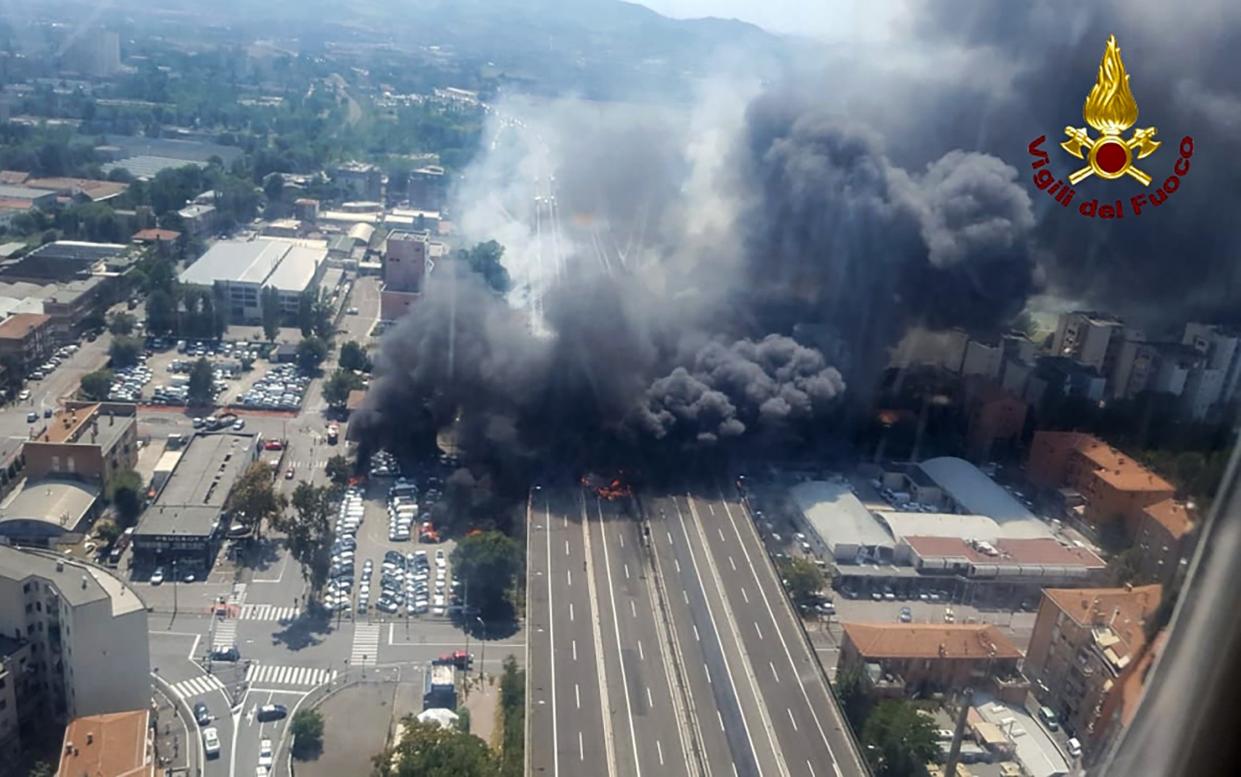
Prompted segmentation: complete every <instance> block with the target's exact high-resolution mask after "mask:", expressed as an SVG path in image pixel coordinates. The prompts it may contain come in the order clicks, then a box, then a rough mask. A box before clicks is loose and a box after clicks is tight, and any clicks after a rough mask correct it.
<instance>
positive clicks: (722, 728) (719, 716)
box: [715, 708, 736, 770]
mask: <svg viewBox="0 0 1241 777" xmlns="http://www.w3.org/2000/svg"><path fill="white" fill-rule="evenodd" d="M715 716H716V717H717V718H719V719H720V731H723V730H724V715H723V713H721V712H720V711H719V709H718V708H716V710H715ZM733 769H734V770H735V769H736V767H735V766H734V767H733Z"/></svg>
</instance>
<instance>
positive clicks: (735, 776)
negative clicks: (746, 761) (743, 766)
mask: <svg viewBox="0 0 1241 777" xmlns="http://www.w3.org/2000/svg"><path fill="white" fill-rule="evenodd" d="M733 777H737V762H736V761H733Z"/></svg>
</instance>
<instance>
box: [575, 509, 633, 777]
mask: <svg viewBox="0 0 1241 777" xmlns="http://www.w3.org/2000/svg"><path fill="white" fill-rule="evenodd" d="M595 509H596V510H597V511H598V515H599V527H600V532H602V529H603V503H602V502H600V501H598V500H596V501H595ZM587 522H589V518H588V519H587ZM586 542H587V547H589V543H590V538H589V537H587V539H586ZM600 544H601V545H603V570H604V574H605V575H606V577H607V580H608V599H610V600H611V601H612V629H613V631H614V632H615V634H616V660H617V663H619V664H620V670H621V688H622V690H624V692H625V716H626V717H627V718H628V719H629V741H630V742H631V743H633V765H634V769H635V775H636V777H642V763H641V761H640V760H639V758H638V737H637V735H636V734H635V733H634V725H633V706H632V704H631V703H630V701H629V678H628V676H627V674H626V672H625V656H624V653H623V652H622V650H621V637H620V620H619V619H618V618H617V617H616V592H615V590H614V589H613V588H612V559H611V555H610V554H609V553H608V543H607V542H606V541H604V542H601V543H600ZM629 609H630V611H631V612H633V617H635V618H636V617H638V609H637V607H636V606H635V605H634V603H633V599H630V600H629ZM601 663H602V662H601Z"/></svg>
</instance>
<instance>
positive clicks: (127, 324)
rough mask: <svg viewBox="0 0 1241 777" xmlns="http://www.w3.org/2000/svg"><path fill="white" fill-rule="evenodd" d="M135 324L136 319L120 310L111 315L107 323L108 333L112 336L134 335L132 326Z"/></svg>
mask: <svg viewBox="0 0 1241 777" xmlns="http://www.w3.org/2000/svg"><path fill="white" fill-rule="evenodd" d="M137 323H138V319H136V318H134V317H133V316H131V315H130V314H128V313H126V312H125V311H123V310H122V311H119V312H117V313H113V314H112V320H111V321H109V322H108V331H109V332H111V333H112V334H114V335H123V336H128V335H131V334H133V333H134V326H136V325H137Z"/></svg>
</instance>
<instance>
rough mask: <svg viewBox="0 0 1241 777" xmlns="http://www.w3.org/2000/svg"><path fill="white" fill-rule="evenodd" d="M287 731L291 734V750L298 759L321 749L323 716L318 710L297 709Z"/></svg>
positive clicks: (305, 757)
mask: <svg viewBox="0 0 1241 777" xmlns="http://www.w3.org/2000/svg"><path fill="white" fill-rule="evenodd" d="M289 733H291V734H292V735H293V746H292V748H291V752H292V753H293V757H294V758H296V759H298V760H299V761H304V760H306V759H308V758H313V757H314V756H316V755H318V754H319V753H320V752H321V751H322V750H323V716H322V715H320V714H319V711H318V710H298V711H297V714H295V715H294V716H293V720H292V721H291V722H290V723H289Z"/></svg>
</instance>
